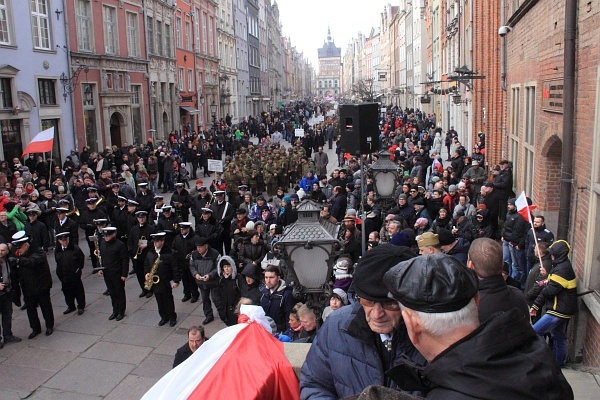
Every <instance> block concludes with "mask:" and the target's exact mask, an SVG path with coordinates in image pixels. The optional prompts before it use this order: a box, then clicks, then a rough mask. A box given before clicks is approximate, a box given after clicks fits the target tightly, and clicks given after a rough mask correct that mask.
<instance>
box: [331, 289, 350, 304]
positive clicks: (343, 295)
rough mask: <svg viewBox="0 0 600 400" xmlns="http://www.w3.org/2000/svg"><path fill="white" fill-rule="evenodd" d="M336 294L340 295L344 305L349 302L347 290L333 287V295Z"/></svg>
mask: <svg viewBox="0 0 600 400" xmlns="http://www.w3.org/2000/svg"><path fill="white" fill-rule="evenodd" d="M334 296H337V297H339V299H340V300H341V301H342V304H343V305H347V304H348V295H347V294H346V292H344V290H343V289H340V288H335V289H333V293H332V294H331V297H334Z"/></svg>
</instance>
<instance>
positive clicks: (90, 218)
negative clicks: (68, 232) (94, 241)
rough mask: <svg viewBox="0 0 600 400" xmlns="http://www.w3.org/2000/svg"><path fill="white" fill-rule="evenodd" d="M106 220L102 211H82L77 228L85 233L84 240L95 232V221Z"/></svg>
mask: <svg viewBox="0 0 600 400" xmlns="http://www.w3.org/2000/svg"><path fill="white" fill-rule="evenodd" d="M102 218H107V216H106V213H104V211H101V210H99V209H98V208H96V209H94V210H83V211H82V212H81V218H80V219H79V227H80V228H81V229H83V230H84V231H85V236H86V239H87V237H88V236H92V235H93V234H94V232H96V224H94V220H95V219H102Z"/></svg>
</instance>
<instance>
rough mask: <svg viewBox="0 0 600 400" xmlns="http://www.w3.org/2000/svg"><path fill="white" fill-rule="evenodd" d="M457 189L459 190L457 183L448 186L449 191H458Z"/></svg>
mask: <svg viewBox="0 0 600 400" xmlns="http://www.w3.org/2000/svg"><path fill="white" fill-rule="evenodd" d="M456 190H457V188H456V185H450V186H448V191H449V192H456Z"/></svg>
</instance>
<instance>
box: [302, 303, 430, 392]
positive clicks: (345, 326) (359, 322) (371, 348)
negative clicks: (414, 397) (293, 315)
mask: <svg viewBox="0 0 600 400" xmlns="http://www.w3.org/2000/svg"><path fill="white" fill-rule="evenodd" d="M392 337H393V341H392V344H393V346H392V352H393V354H392V360H391V362H390V364H391V365H397V364H399V363H400V362H401V360H402V359H404V357H408V359H409V360H410V361H412V362H413V363H416V364H418V365H425V363H426V362H425V359H424V358H423V356H421V354H420V353H419V352H418V351H417V350H416V349H415V347H414V346H413V344H412V343H411V342H410V340H409V338H408V334H407V332H406V328H405V326H404V324H401V325H400V326H399V327H397V328H396V329H395V330H394V335H393V336H392ZM376 340H381V339H380V336H379V335H378V334H376V333H374V332H373V331H371V328H369V325H368V324H367V320H366V317H365V312H364V309H363V308H362V306H361V305H360V304H359V303H358V302H357V303H355V304H354V305H352V306H350V307H342V308H340V309H339V310H337V311H336V312H335V313H333V314H331V315H330V316H329V317H328V318H327V322H326V323H325V324H323V326H322V327H321V329H320V330H319V332H318V333H317V337H316V338H315V340H314V342H313V344H312V346H311V348H310V350H309V351H308V354H307V356H306V361H305V362H304V365H303V366H302V371H301V375H300V398H301V399H303V400H308V399H310V400H314V399H341V398H344V397H348V396H353V395H356V394H359V393H361V392H362V391H363V389H365V388H366V387H367V386H369V385H383V386H387V387H392V388H398V385H396V384H395V383H394V382H393V381H391V380H389V378H387V377H386V376H385V372H386V371H384V370H383V362H382V360H381V358H380V355H379V351H378V348H377V346H376V345H375V343H376V342H375V341H376ZM415 394H418V393H415Z"/></svg>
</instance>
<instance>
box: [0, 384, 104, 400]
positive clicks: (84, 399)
mask: <svg viewBox="0 0 600 400" xmlns="http://www.w3.org/2000/svg"><path fill="white" fill-rule="evenodd" d="M2 399H3V400H4V398H2ZM101 399H102V397H100V396H86V395H83V394H81V393H75V392H66V391H64V390H56V389H49V388H45V387H41V388H38V389H37V390H36V391H35V393H33V394H32V395H31V396H30V397H28V398H27V400H101Z"/></svg>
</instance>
